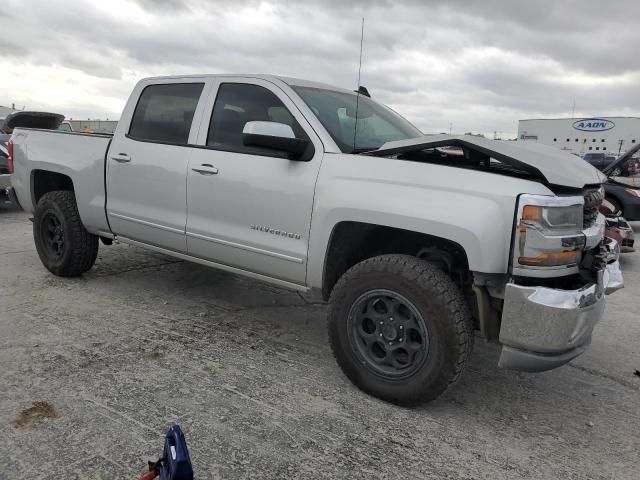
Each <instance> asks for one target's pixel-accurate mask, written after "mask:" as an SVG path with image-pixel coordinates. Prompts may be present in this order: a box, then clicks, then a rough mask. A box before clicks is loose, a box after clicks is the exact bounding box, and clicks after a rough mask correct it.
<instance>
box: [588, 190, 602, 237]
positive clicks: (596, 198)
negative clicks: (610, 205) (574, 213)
mask: <svg viewBox="0 0 640 480" xmlns="http://www.w3.org/2000/svg"><path fill="white" fill-rule="evenodd" d="M603 200H604V193H603V191H602V189H599V188H594V189H590V190H587V191H585V193H584V211H583V225H584V228H589V227H590V226H592V225H593V224H594V223H596V218H598V209H599V208H600V204H601V203H602V201H603Z"/></svg>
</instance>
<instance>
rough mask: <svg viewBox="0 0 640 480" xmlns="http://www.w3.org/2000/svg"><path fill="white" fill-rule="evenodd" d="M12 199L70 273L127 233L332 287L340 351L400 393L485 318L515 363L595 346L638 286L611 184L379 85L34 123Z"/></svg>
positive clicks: (370, 384)
mask: <svg viewBox="0 0 640 480" xmlns="http://www.w3.org/2000/svg"><path fill="white" fill-rule="evenodd" d="M11 142H12V145H11V153H12V163H13V165H14V168H15V171H14V173H13V178H12V184H13V187H12V189H11V192H10V193H11V195H12V197H13V198H14V199H15V200H16V201H17V202H18V203H19V204H20V205H21V206H22V208H23V209H25V210H27V211H29V212H33V213H34V222H33V233H34V240H35V244H36V247H37V251H38V254H39V256H40V259H41V260H42V263H43V264H44V265H45V267H46V268H47V269H49V270H50V271H51V272H52V273H54V274H56V275H59V276H75V275H81V274H82V273H83V272H86V271H87V270H89V269H90V268H91V266H92V265H93V263H94V261H95V259H96V254H97V251H98V244H99V241H102V243H103V244H106V245H110V244H111V243H112V242H124V243H128V244H132V245H137V246H141V247H145V248H149V249H151V250H155V251H158V252H162V253H165V254H167V255H173V256H175V257H178V258H181V259H185V260H190V261H193V262H197V263H200V264H203V265H209V266H212V267H216V268H220V269H223V270H228V271H231V272H236V273H240V274H243V275H248V276H250V277H253V278H257V279H260V280H264V281H267V282H271V283H274V284H276V285H280V286H283V287H287V288H292V289H296V290H299V291H312V292H317V293H318V295H321V296H322V297H323V298H324V299H327V300H329V304H330V306H329V313H328V317H329V318H328V331H329V340H330V344H331V347H332V350H333V353H334V354H335V357H336V359H337V361H338V363H339V365H340V367H341V368H342V370H343V371H344V372H345V374H346V375H347V376H348V377H349V378H350V379H351V380H352V381H353V382H354V383H355V384H356V385H357V386H358V387H360V388H361V389H363V390H364V391H366V392H369V393H371V394H373V395H375V396H378V397H380V398H384V399H386V400H389V401H392V402H396V403H399V404H405V405H410V404H416V403H420V402H426V401H429V400H431V399H433V398H435V397H437V396H438V395H440V394H441V393H442V392H443V391H444V390H445V389H446V388H447V387H448V386H449V385H450V384H452V383H453V382H454V381H455V380H456V379H457V378H458V377H459V376H460V373H461V372H462V370H463V368H464V366H465V364H466V362H467V361H468V359H469V356H470V353H471V349H472V345H473V341H474V337H475V334H474V330H479V331H480V335H481V336H483V337H484V338H486V339H488V340H489V341H492V342H495V343H497V344H499V345H500V348H501V356H500V360H499V362H500V365H501V366H502V367H505V368H513V369H519V370H524V371H541V370H547V369H551V368H554V367H557V366H559V365H562V364H564V363H566V362H568V361H570V360H571V359H572V358H574V357H576V356H577V355H579V354H580V353H582V352H583V351H584V350H585V348H586V347H587V346H588V345H589V343H590V341H591V334H592V331H593V328H594V326H595V324H596V323H597V321H598V320H599V319H600V318H601V317H602V315H603V311H604V305H605V295H606V294H608V293H610V292H612V291H614V290H616V289H618V288H621V287H622V275H621V273H620V270H619V266H618V248H617V245H616V244H615V242H612V241H607V240H606V239H605V238H604V235H603V233H604V218H603V217H602V215H600V214H599V213H598V206H599V204H600V202H601V201H602V199H603V189H602V182H603V181H604V177H603V176H602V175H601V174H599V173H598V171H597V170H596V169H595V168H593V167H591V166H590V165H588V164H586V163H585V162H584V161H582V160H580V159H579V158H577V157H575V156H573V155H569V154H565V153H563V152H561V151H559V150H556V149H553V148H551V147H544V146H540V145H535V144H531V143H527V144H524V145H521V144H518V143H516V142H500V141H492V140H486V139H483V138H477V137H471V136H450V135H434V136H424V135H423V134H422V133H421V132H420V131H419V130H418V129H416V128H415V127H414V126H413V125H411V124H410V123H409V122H408V121H407V120H405V119H403V118H402V117H401V116H399V115H398V114H396V113H395V112H394V111H392V110H390V109H389V108H387V107H385V106H383V105H381V104H379V103H377V102H375V101H373V100H372V99H371V98H370V97H369V95H368V92H366V90H364V89H361V90H359V91H358V92H353V91H350V90H343V89H339V88H335V87H331V86H328V85H323V84H319V83H315V82H309V81H304V80H297V79H291V78H281V77H274V76H266V75H202V76H180V77H163V78H149V79H145V80H142V81H140V82H139V83H138V84H137V86H136V87H135V89H134V90H133V93H132V94H131V97H130V99H129V101H128V103H127V104H126V107H125V109H124V111H123V113H122V117H121V121H120V123H119V124H118V127H117V129H116V131H115V133H114V135H113V136H109V135H87V134H81V133H65V132H52V131H45V130H38V129H27V128H23V129H16V130H15V131H14V133H13V136H12V140H11Z"/></svg>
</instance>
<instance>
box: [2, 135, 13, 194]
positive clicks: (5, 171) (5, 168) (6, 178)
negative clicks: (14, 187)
mask: <svg viewBox="0 0 640 480" xmlns="http://www.w3.org/2000/svg"><path fill="white" fill-rule="evenodd" d="M10 137H11V135H8V134H5V133H0V200H1V199H3V198H4V197H5V189H6V188H7V187H9V186H10V185H11V177H10V175H9V159H8V157H9V151H8V148H9V147H8V145H7V142H8V141H9V138H10Z"/></svg>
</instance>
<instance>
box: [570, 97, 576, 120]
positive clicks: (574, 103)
mask: <svg viewBox="0 0 640 480" xmlns="http://www.w3.org/2000/svg"><path fill="white" fill-rule="evenodd" d="M571 118H576V99H575V98H574V99H573V105H572V106H571Z"/></svg>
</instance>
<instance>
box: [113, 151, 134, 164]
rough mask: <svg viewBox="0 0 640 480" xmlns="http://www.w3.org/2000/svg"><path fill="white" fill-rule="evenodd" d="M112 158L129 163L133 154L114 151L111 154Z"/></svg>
mask: <svg viewBox="0 0 640 480" xmlns="http://www.w3.org/2000/svg"><path fill="white" fill-rule="evenodd" d="M111 160H115V161H116V162H120V163H128V162H130V161H131V155H129V154H127V153H114V154H113V155H111Z"/></svg>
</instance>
